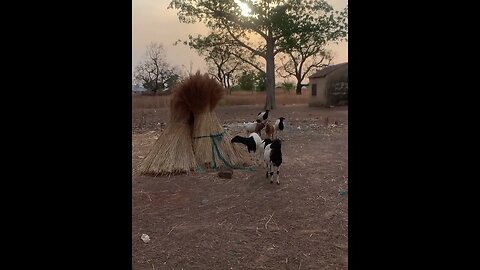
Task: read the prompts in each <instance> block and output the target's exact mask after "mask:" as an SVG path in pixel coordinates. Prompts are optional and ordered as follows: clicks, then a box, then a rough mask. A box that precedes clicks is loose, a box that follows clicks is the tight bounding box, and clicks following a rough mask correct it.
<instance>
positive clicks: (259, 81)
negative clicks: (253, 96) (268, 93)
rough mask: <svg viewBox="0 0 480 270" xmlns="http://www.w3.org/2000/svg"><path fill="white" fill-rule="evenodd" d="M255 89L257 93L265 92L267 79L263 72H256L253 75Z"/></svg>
mask: <svg viewBox="0 0 480 270" xmlns="http://www.w3.org/2000/svg"><path fill="white" fill-rule="evenodd" d="M255 89H256V90H257V91H259V92H264V91H265V90H267V77H266V76H265V73H263V72H257V73H256V74H255Z"/></svg>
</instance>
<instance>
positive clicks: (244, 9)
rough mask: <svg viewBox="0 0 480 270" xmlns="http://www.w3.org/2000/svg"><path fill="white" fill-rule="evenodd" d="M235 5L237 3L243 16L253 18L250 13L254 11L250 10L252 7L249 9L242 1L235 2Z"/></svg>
mask: <svg viewBox="0 0 480 270" xmlns="http://www.w3.org/2000/svg"><path fill="white" fill-rule="evenodd" d="M235 3H237V5H238V6H239V7H240V9H241V10H242V16H245V17H248V16H252V15H251V14H250V12H252V10H251V9H250V7H248V5H247V4H245V3H243V2H241V1H240V0H235Z"/></svg>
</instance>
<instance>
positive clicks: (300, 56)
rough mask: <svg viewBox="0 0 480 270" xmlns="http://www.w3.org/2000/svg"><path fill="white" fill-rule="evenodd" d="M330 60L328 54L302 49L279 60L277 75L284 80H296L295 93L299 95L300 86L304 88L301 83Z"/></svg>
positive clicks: (321, 51)
mask: <svg viewBox="0 0 480 270" xmlns="http://www.w3.org/2000/svg"><path fill="white" fill-rule="evenodd" d="M316 50H318V51H316ZM315 51H316V52H315ZM332 59H333V57H332V56H331V54H330V52H327V51H323V50H320V49H315V50H312V51H309V49H308V48H307V49H305V51H302V49H300V51H291V52H288V53H286V56H283V57H282V58H280V63H281V65H279V66H278V68H277V74H278V75H280V77H283V78H285V79H287V78H290V77H294V78H295V79H296V80H297V83H296V91H295V92H296V94H297V95H301V94H302V86H304V84H303V83H302V81H303V80H304V79H305V78H308V76H310V75H312V74H313V73H315V72H316V71H317V69H320V68H322V67H326V66H328V65H330V62H331V61H332Z"/></svg>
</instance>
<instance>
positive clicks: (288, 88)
mask: <svg viewBox="0 0 480 270" xmlns="http://www.w3.org/2000/svg"><path fill="white" fill-rule="evenodd" d="M282 87H283V88H284V89H285V90H286V91H287V92H288V93H290V91H292V90H293V88H294V85H293V83H292V82H289V81H285V82H283V83H282Z"/></svg>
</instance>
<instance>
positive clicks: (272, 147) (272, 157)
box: [263, 139, 282, 185]
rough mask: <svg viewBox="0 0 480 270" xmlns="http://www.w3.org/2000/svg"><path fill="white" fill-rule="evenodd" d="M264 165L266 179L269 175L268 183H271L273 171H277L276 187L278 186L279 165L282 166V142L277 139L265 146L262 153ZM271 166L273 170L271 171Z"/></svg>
mask: <svg viewBox="0 0 480 270" xmlns="http://www.w3.org/2000/svg"><path fill="white" fill-rule="evenodd" d="M263 157H264V160H265V164H266V166H267V173H266V177H267V178H268V175H269V174H270V183H273V176H274V172H273V171H274V170H275V168H276V171H277V185H280V178H279V174H280V170H279V169H280V165H282V142H281V141H280V140H279V139H275V140H273V141H272V143H270V144H268V145H267V146H265V151H264V153H263ZM272 165H273V168H274V170H272Z"/></svg>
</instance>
